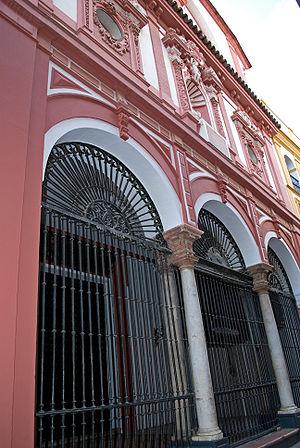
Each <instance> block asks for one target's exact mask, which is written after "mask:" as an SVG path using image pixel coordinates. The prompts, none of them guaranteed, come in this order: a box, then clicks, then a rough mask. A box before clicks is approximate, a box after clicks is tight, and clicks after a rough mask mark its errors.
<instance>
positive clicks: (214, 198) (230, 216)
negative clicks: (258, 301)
mask: <svg viewBox="0 0 300 448" xmlns="http://www.w3.org/2000/svg"><path fill="white" fill-rule="evenodd" d="M201 208H205V209H206V210H208V211H210V212H211V213H213V214H214V215H215V216H216V217H217V218H218V219H219V220H220V221H222V222H223V224H224V225H225V226H226V228H227V229H228V230H229V232H230V233H231V235H232V236H233V238H234V240H235V242H236V243H237V245H238V247H239V249H240V251H241V253H242V255H243V258H244V261H245V264H246V266H247V267H248V266H252V265H254V264H258V263H261V262H262V259H261V255H260V252H259V248H258V246H257V243H256V241H255V239H254V237H253V235H252V233H251V232H250V230H249V228H248V226H247V224H246V223H245V221H244V219H243V218H242V216H241V215H240V214H239V212H238V211H237V210H236V209H235V208H234V207H233V206H232V205H231V204H228V203H227V204H226V205H225V204H223V202H222V199H221V197H220V196H219V195H217V194H214V193H204V194H202V195H201V196H200V197H199V198H198V199H197V201H196V204H195V212H196V216H198V215H199V212H200V210H201Z"/></svg>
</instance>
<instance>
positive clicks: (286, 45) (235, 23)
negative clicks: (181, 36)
mask: <svg viewBox="0 0 300 448" xmlns="http://www.w3.org/2000/svg"><path fill="white" fill-rule="evenodd" d="M211 2H212V3H213V5H214V6H215V7H216V9H217V10H218V12H219V13H220V14H221V16H222V17H223V19H224V20H225V21H226V23H227V24H228V25H229V27H230V28H231V30H232V31H233V33H234V34H235V36H236V37H237V39H238V41H239V42H240V44H241V45H242V47H243V49H244V51H245V53H246V55H247V57H248V59H249V60H250V62H251V64H252V68H251V69H249V70H248V71H247V73H246V82H247V83H248V85H249V86H250V87H251V89H252V90H253V91H254V92H255V93H256V95H257V96H258V97H259V98H260V99H262V100H264V101H265V102H266V103H267V105H268V106H269V107H270V108H271V109H272V111H273V112H274V113H275V114H276V115H278V116H279V117H280V119H281V120H282V121H283V122H284V123H285V124H286V125H287V126H288V127H290V128H291V129H292V130H293V131H294V132H295V134H296V135H298V136H299V137H300V8H299V6H298V4H297V1H296V0H211Z"/></svg>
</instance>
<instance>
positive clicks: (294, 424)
mask: <svg viewBox="0 0 300 448" xmlns="http://www.w3.org/2000/svg"><path fill="white" fill-rule="evenodd" d="M278 420H279V425H280V427H281V428H300V409H299V408H295V409H292V410H291V411H288V410H286V411H285V410H282V411H279V412H278Z"/></svg>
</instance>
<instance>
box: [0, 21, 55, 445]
mask: <svg viewBox="0 0 300 448" xmlns="http://www.w3.org/2000/svg"><path fill="white" fill-rule="evenodd" d="M0 21H1V23H0V55H1V56H0V58H1V61H0V73H1V85H0V103H1V111H0V114H1V115H0V123H1V151H0V166H1V176H0V192H1V211H2V217H1V233H0V247H1V253H2V254H5V256H2V257H0V272H1V276H2V278H1V295H0V309H1V313H0V316H1V317H0V319H1V321H0V357H1V361H2V362H1V369H0V387H1V390H0V434H1V446H2V447H5V448H6V447H7V448H8V447H13V448H20V447H24V448H25V447H26V448H27V447H28V448H29V447H32V446H33V436H34V431H33V416H34V387H35V386H34V374H35V367H34V366H35V345H36V341H35V339H36V338H35V336H36V328H35V321H36V303H37V273H38V244H39V238H38V237H37V235H39V213H40V187H41V166H42V165H41V156H42V148H43V134H44V123H43V121H44V120H43V118H44V113H45V104H44V103H45V101H46V77H47V66H48V55H47V54H46V53H44V52H43V51H42V50H41V49H37V45H36V41H35V40H34V39H33V38H32V37H31V36H28V35H26V34H24V33H22V32H20V31H19V30H18V29H17V28H15V27H13V26H12V25H11V24H10V23H8V22H6V21H5V20H4V19H2V18H0ZM33 90H34V92H35V94H34V95H32V92H33ZM41 93H42V95H40V94H41Z"/></svg>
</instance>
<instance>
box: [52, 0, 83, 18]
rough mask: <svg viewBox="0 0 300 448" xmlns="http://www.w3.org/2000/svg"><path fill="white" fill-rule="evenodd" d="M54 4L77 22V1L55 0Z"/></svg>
mask: <svg viewBox="0 0 300 448" xmlns="http://www.w3.org/2000/svg"><path fill="white" fill-rule="evenodd" d="M53 4H54V5H55V6H57V8H59V9H60V10H61V11H62V12H63V13H64V14H66V15H67V16H68V17H70V19H72V20H74V22H77V0H53Z"/></svg>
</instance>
